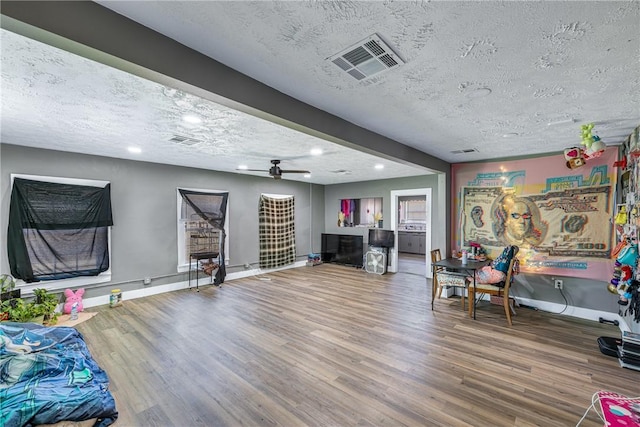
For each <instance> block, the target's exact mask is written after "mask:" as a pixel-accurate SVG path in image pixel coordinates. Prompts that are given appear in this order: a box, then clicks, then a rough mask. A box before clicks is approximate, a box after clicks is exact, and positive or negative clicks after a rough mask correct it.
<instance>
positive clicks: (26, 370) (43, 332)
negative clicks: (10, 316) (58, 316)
mask: <svg viewBox="0 0 640 427" xmlns="http://www.w3.org/2000/svg"><path fill="white" fill-rule="evenodd" d="M0 409H1V410H0V426H5V427H21V426H32V425H37V424H49V423H56V422H59V421H83V420H89V419H92V418H97V421H96V422H95V424H94V426H96V427H105V426H108V425H110V424H113V423H114V422H115V420H116V418H117V417H118V412H117V411H116V404H115V401H114V400H113V396H112V395H111V393H110V392H109V379H108V377H107V374H106V372H104V371H103V370H102V369H101V368H100V367H99V366H98V364H97V363H96V362H95V360H94V359H93V357H92V356H91V353H89V349H88V348H87V345H86V343H85V342H84V339H83V337H82V335H81V334H80V332H78V331H77V330H76V329H74V328H68V327H44V326H41V325H37V324H35V323H13V322H3V323H0Z"/></svg>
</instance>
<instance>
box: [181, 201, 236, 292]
mask: <svg viewBox="0 0 640 427" xmlns="http://www.w3.org/2000/svg"><path fill="white" fill-rule="evenodd" d="M178 191H180V196H181V197H182V200H183V201H184V202H185V203H186V204H187V205H188V206H189V207H190V208H191V209H193V211H194V212H195V213H196V214H197V215H198V216H199V217H200V218H202V219H203V220H205V221H207V223H208V224H209V225H211V227H213V228H215V229H216V230H220V260H219V264H220V266H219V268H218V271H217V272H216V275H215V277H214V279H213V284H214V285H219V284H221V283H224V278H225V277H226V276H227V270H226V267H225V262H224V259H225V253H224V242H225V239H226V237H227V236H226V233H225V231H224V223H225V217H226V214H227V199H228V198H229V193H208V192H200V191H191V190H182V189H178ZM183 219H188V218H183ZM189 264H191V260H189ZM189 268H191V267H189Z"/></svg>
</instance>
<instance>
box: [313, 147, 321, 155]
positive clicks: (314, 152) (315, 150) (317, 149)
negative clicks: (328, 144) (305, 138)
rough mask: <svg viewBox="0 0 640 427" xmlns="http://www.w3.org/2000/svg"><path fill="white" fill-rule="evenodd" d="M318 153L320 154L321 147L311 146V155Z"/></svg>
mask: <svg viewBox="0 0 640 427" xmlns="http://www.w3.org/2000/svg"><path fill="white" fill-rule="evenodd" d="M320 154H322V148H312V149H311V155H312V156H319V155H320Z"/></svg>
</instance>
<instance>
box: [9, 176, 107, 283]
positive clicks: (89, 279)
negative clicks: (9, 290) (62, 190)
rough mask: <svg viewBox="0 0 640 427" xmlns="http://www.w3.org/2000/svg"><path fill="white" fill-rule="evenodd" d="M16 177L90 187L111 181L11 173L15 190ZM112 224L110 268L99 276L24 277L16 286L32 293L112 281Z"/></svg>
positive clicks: (103, 185) (104, 184)
mask: <svg viewBox="0 0 640 427" xmlns="http://www.w3.org/2000/svg"><path fill="white" fill-rule="evenodd" d="M16 178H21V179H28V180H31V181H40V182H50V183H54V184H71V185H85V186H89V187H98V188H104V187H105V186H106V185H107V184H110V183H111V182H110V181H104V180H98V179H85V178H65V177H58V176H44V175H27V174H17V173H16V174H11V184H10V186H11V190H12V191H13V181H14V180H15V179H16ZM111 231H112V230H111V226H109V227H107V245H108V247H109V269H108V270H106V271H103V272H102V273H100V274H98V275H97V276H82V277H72V278H68V279H56V280H41V281H39V282H33V283H26V282H25V281H24V280H22V279H16V288H19V289H20V291H21V293H23V294H27V295H29V294H31V293H32V292H33V290H34V289H38V288H46V289H47V290H50V291H53V290H58V289H66V288H81V287H85V288H90V287H92V286H94V285H99V284H101V283H106V282H110V281H111V268H112V267H111V266H112V264H113V262H112V260H113V257H112V253H111V251H112V244H111Z"/></svg>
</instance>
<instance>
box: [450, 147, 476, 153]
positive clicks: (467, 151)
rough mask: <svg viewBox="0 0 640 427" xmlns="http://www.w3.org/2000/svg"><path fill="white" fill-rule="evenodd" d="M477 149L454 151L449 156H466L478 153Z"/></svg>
mask: <svg viewBox="0 0 640 427" xmlns="http://www.w3.org/2000/svg"><path fill="white" fill-rule="evenodd" d="M478 152H479V151H478V149H477V148H465V149H464V150H455V151H452V152H451V154H468V153H478Z"/></svg>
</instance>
